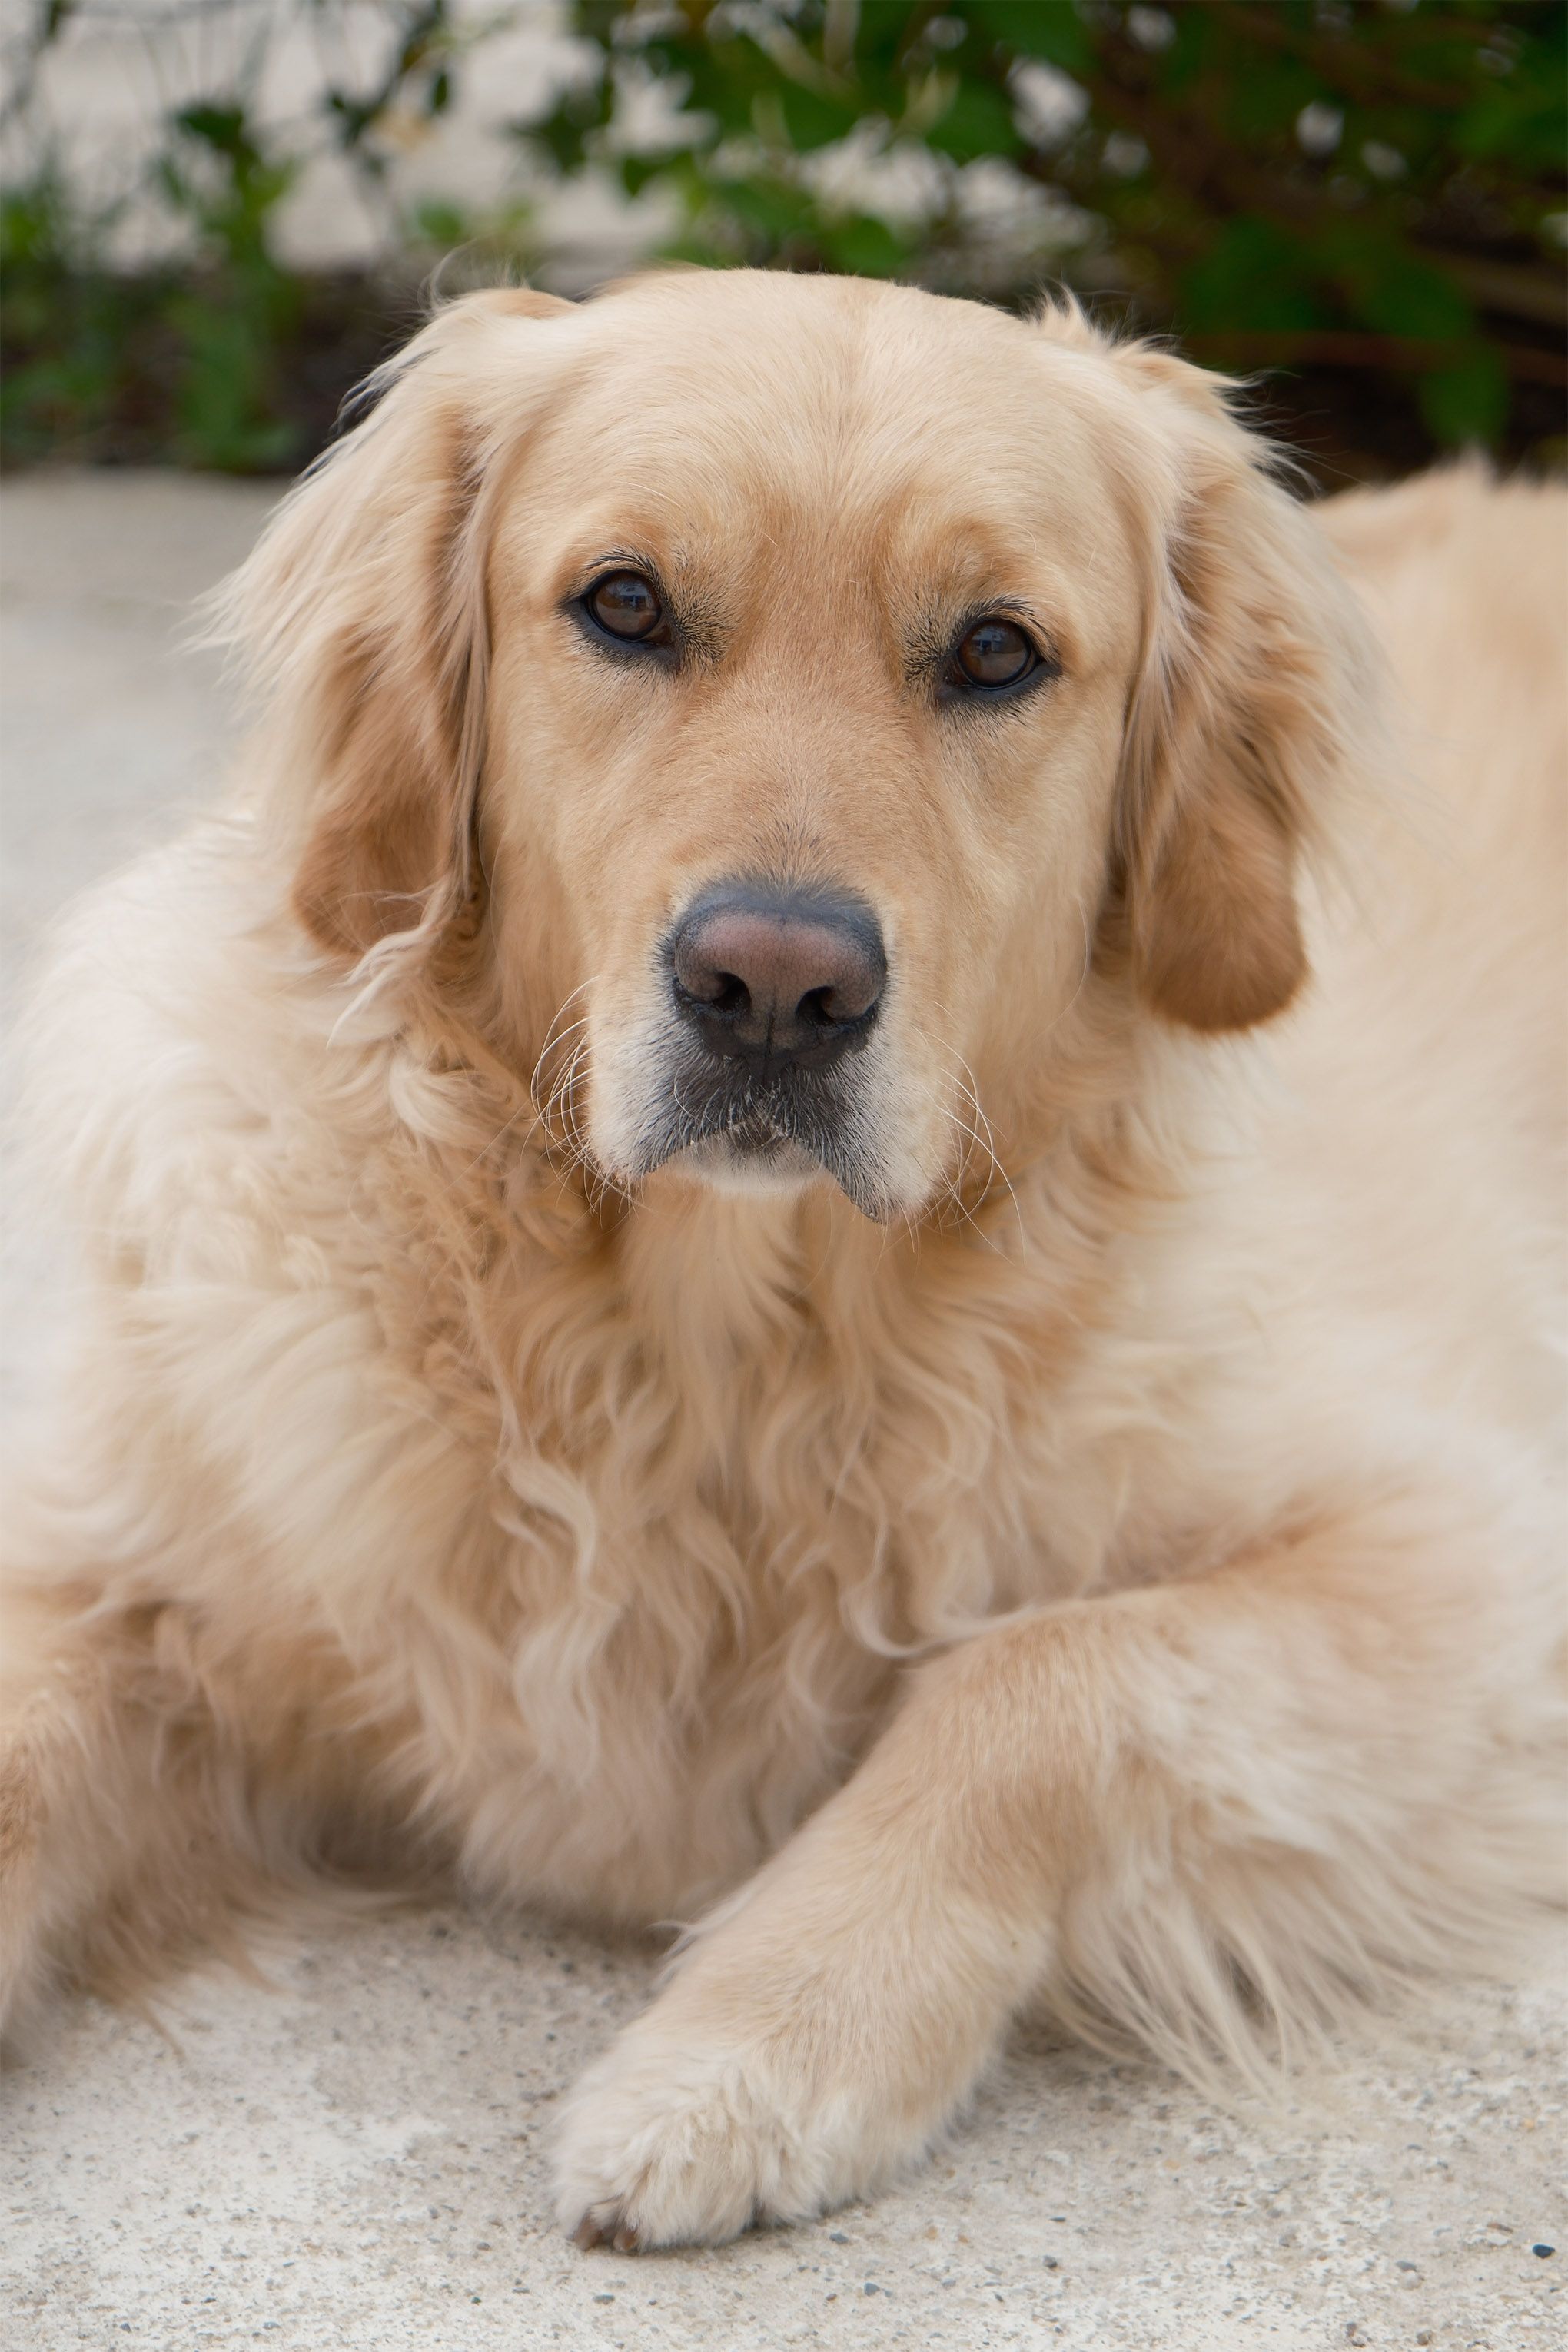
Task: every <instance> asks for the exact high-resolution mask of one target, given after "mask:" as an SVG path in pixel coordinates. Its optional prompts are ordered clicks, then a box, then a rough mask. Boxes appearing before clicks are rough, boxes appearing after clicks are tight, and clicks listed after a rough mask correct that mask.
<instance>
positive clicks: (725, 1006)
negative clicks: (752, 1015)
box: [702, 971, 752, 1013]
mask: <svg viewBox="0 0 1568 2352" xmlns="http://www.w3.org/2000/svg"><path fill="white" fill-rule="evenodd" d="M702 1001H703V1003H705V1004H710V1005H711V1006H712V1008H713V1010H714V1012H715V1013H747V1012H749V1011H750V1010H751V1004H752V992H751V990H750V989H749V988H748V987H747V986H746V983H745V982H744V981H743V980H742V979H741V978H740V977H739V976H738V975H737V974H736V973H734V972H732V971H716V972H715V973H714V974H713V986H712V988H711V989H710V990H706V991H704V992H703V1000H702Z"/></svg>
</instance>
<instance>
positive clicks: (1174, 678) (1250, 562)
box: [1111, 345, 1367, 1030]
mask: <svg viewBox="0 0 1568 2352" xmlns="http://www.w3.org/2000/svg"><path fill="white" fill-rule="evenodd" d="M1111 356H1112V358H1113V361H1114V362H1115V363H1116V364H1117V365H1118V366H1119V367H1120V368H1121V369H1122V370H1124V371H1126V372H1127V373H1128V374H1130V375H1131V379H1132V381H1133V383H1134V384H1135V385H1136V388H1137V390H1138V392H1139V394H1140V406H1141V408H1142V412H1143V415H1144V417H1145V420H1146V421H1147V422H1149V423H1151V424H1152V425H1153V427H1154V436H1155V446H1156V451H1157V457H1156V461H1155V462H1156V468H1157V471H1158V473H1159V475H1160V478H1161V480H1160V488H1159V490H1158V492H1157V494H1156V496H1155V498H1154V499H1153V500H1152V502H1146V506H1145V511H1147V510H1148V505H1149V504H1150V503H1152V511H1153V513H1154V514H1155V515H1157V516H1158V517H1159V520H1158V522H1157V524H1156V526H1155V530H1154V533H1153V536H1152V539H1151V540H1150V541H1149V544H1148V548H1147V562H1146V581H1145V587H1146V602H1147V607H1148V609H1147V614H1146V623H1145V641H1144V648H1143V656H1142V669H1141V675H1140V677H1139V680H1138V684H1137V688H1136V691H1135V694H1134V697H1133V700H1132V705H1131V709H1130V712H1129V718H1128V726H1127V734H1126V750H1125V760H1124V768H1123V774H1122V779H1121V796H1120V802H1119V813H1118V839H1117V843H1116V867H1117V877H1118V891H1117V899H1118V906H1117V910H1116V911H1117V915H1118V919H1119V926H1120V928H1121V929H1122V931H1123V935H1124V937H1125V940H1126V943H1127V946H1128V948H1129V949H1130V951H1131V965H1132V972H1133V977H1134V980H1135V982H1136V985H1137V987H1138V990H1139V992H1140V993H1141V995H1142V998H1143V1000H1144V1002H1145V1003H1148V1004H1150V1005H1152V1007H1153V1008H1154V1009H1155V1010H1156V1011H1158V1012H1160V1013H1163V1014H1164V1015H1166V1016H1167V1017H1168V1018H1169V1019H1171V1020H1173V1021H1176V1022H1180V1023H1183V1024H1185V1025H1186V1026H1187V1027H1189V1028H1193V1029H1198V1030H1227V1029H1245V1028H1247V1027H1250V1026H1251V1025H1252V1024H1254V1023H1256V1022H1259V1021H1267V1020H1268V1018H1269V1017H1270V1015H1271V1014H1273V1013H1279V1012H1280V1011H1281V1010H1282V1009H1283V1008H1284V1007H1285V1006H1286V1005H1287V1004H1289V1002H1290V1000H1291V998H1292V997H1293V996H1294V995H1295V994H1296V992H1297V991H1298V989H1299V988H1300V985H1301V982H1303V980H1304V979H1305V977H1306V972H1307V958H1306V951H1305V949H1304V946H1303V943H1302V937H1301V926H1300V915H1299V912H1298V905H1297V879H1298V865H1299V860H1300V854H1301V852H1302V850H1303V848H1304V847H1305V846H1307V845H1310V844H1311V843H1312V842H1313V841H1314V840H1321V839H1322V838H1323V836H1324V835H1325V833H1326V832H1327V831H1328V830H1329V825H1328V823H1327V820H1328V818H1329V814H1330V812H1331V807H1332V803H1333V801H1334V798H1335V794H1336V787H1337V786H1338V785H1339V783H1340V782H1342V779H1343V777H1344V776H1345V775H1346V773H1347V772H1348V769H1349V763H1350V761H1351V760H1352V757H1353V756H1354V752H1353V739H1354V738H1355V736H1356V735H1357V733H1358V731H1359V730H1360V729H1361V728H1362V726H1363V716H1364V713H1365V710H1366V706H1367V683H1366V676H1365V667H1364V658H1363V654H1362V652H1361V650H1360V646H1359V633H1358V631H1357V628H1356V625H1355V620H1354V616H1353V613H1352V607H1351V604H1350V600H1349V597H1348V594H1347V593H1346V591H1345V589H1344V587H1343V585H1342V583H1341V582H1340V581H1339V580H1338V578H1337V577H1336V575H1335V574H1334V572H1333V570H1332V566H1331V561H1330V558H1329V555H1328V551H1327V548H1326V546H1325V544H1324V543H1323V541H1322V538H1321V533H1320V532H1319V530H1318V529H1317V527H1316V525H1315V524H1314V522H1313V521H1312V520H1311V518H1310V514H1309V513H1308V512H1307V511H1306V510H1305V509H1303V508H1302V507H1301V506H1300V505H1299V504H1298V503H1297V502H1296V501H1295V500H1294V499H1291V498H1290V497H1289V495H1288V493H1287V492H1286V491H1285V490H1284V489H1283V488H1281V487H1280V485H1279V482H1278V481H1277V480H1275V479H1274V478H1273V477H1272V475H1271V473H1270V470H1269V464H1268V456H1267V453H1266V452H1265V450H1264V449H1263V447H1262V446H1261V445H1260V444H1259V443H1258V442H1257V441H1256V440H1254V438H1253V437H1252V436H1250V435H1248V434H1247V433H1246V432H1244V431H1243V430H1242V428H1241V427H1240V426H1239V425H1237V423H1236V421H1235V419H1234V418H1233V417H1232V416H1231V415H1230V413H1229V411H1228V408H1227V406H1226V387H1225V386H1223V385H1221V384H1219V383H1217V382H1216V380H1215V378H1214V377H1212V376H1208V375H1205V373H1203V372H1202V371H1201V370H1199V369H1197V368H1195V367H1191V366H1189V365H1187V364H1186V363H1185V362H1183V361H1180V360H1176V359H1173V358H1172V357H1170V356H1168V355H1167V354H1165V353H1163V352H1158V351H1151V350H1148V349H1146V348H1140V347H1138V346H1136V345H1134V346H1131V347H1126V348H1123V349H1121V350H1113V352H1112V353H1111Z"/></svg>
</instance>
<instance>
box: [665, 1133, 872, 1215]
mask: <svg viewBox="0 0 1568 2352" xmlns="http://www.w3.org/2000/svg"><path fill="white" fill-rule="evenodd" d="M671 1165H672V1166H674V1167H676V1168H680V1169H684V1170H685V1171H687V1172H688V1173H689V1175H691V1176H694V1177H695V1178H696V1179H697V1181H699V1182H700V1183H702V1184H706V1185H707V1186H708V1187H709V1188H710V1190H711V1191H712V1192H729V1193H741V1194H745V1195H749V1196H751V1197H752V1198H753V1199H754V1198H757V1197H759V1196H761V1197H763V1198H764V1199H768V1198H771V1199H774V1200H777V1199H780V1198H787V1197H788V1196H789V1195H790V1194H792V1193H795V1192H801V1191H803V1190H804V1189H805V1186H807V1185H808V1184H827V1183H831V1182H833V1181H834V1179H833V1178H832V1177H831V1176H830V1175H829V1174H828V1171H827V1170H826V1168H825V1167H824V1166H823V1164H822V1162H821V1160H817V1159H815V1158H814V1157H813V1155H812V1154H811V1153H810V1152H809V1151H808V1150H806V1149H805V1145H804V1144H802V1143H798V1142H796V1140H795V1138H794V1137H793V1136H789V1135H781V1134H780V1133H779V1132H778V1131H777V1129H771V1130H769V1131H768V1132H767V1133H766V1134H759V1135H756V1136H742V1135H738V1134H733V1133H731V1134H725V1135H709V1136H704V1137H703V1139H701V1141H700V1142H698V1143H689V1144H688V1145H687V1147H686V1149H685V1150H683V1151H679V1152H677V1153H676V1155H675V1157H674V1159H673V1160H672V1162H671Z"/></svg>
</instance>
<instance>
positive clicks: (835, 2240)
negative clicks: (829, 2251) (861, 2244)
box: [827, 2230, 849, 2246]
mask: <svg viewBox="0 0 1568 2352" xmlns="http://www.w3.org/2000/svg"><path fill="white" fill-rule="evenodd" d="M827 2242H828V2244H829V2245H830V2246H847V2244H848V2243H849V2241H848V2239H847V2237H846V2236H845V2234H844V2232H843V2231H842V2230H829V2231H828V2232H827Z"/></svg>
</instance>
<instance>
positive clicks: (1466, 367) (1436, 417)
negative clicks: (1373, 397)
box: [1416, 343, 1510, 448]
mask: <svg viewBox="0 0 1568 2352" xmlns="http://www.w3.org/2000/svg"><path fill="white" fill-rule="evenodd" d="M1416 396H1417V399H1418V400H1419V403H1420V406H1421V414H1422V415H1423V416H1424V417H1425V419H1426V425H1427V426H1428V429H1429V430H1430V432H1431V434H1432V436H1433V438H1434V439H1435V440H1436V441H1439V442H1441V443H1442V444H1443V446H1445V447H1447V448H1456V447H1458V446H1461V445H1462V444H1463V443H1466V442H1472V441H1479V442H1480V443H1482V444H1483V445H1487V446H1489V445H1491V444H1493V443H1495V442H1496V441H1498V440H1499V439H1500V437H1501V436H1502V433H1503V431H1504V428H1505V427H1506V425H1507V424H1508V412H1509V397H1510V395H1509V381H1508V372H1507V370H1506V369H1505V368H1504V366H1503V363H1502V361H1501V359H1500V357H1499V355H1498V353H1497V352H1495V351H1493V350H1492V349H1491V348H1490V346H1489V344H1486V343H1476V344H1473V345H1472V346H1471V348H1470V350H1469V351H1468V352H1466V353H1465V354H1464V356H1463V357H1462V358H1460V359H1457V360H1455V361H1454V362H1453V363H1452V364H1451V365H1450V366H1447V367H1442V368H1434V369H1433V371H1432V372H1431V373H1430V374H1429V375H1424V376H1423V377H1422V378H1421V379H1420V382H1419V383H1418V385H1417V387H1416Z"/></svg>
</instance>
